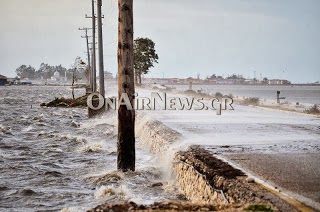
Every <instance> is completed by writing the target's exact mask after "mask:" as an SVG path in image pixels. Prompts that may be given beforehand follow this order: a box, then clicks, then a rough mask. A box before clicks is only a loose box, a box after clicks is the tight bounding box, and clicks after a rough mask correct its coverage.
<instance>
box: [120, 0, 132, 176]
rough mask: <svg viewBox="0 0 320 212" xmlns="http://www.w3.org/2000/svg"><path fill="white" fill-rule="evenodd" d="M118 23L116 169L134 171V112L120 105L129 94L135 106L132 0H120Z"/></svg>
mask: <svg viewBox="0 0 320 212" xmlns="http://www.w3.org/2000/svg"><path fill="white" fill-rule="evenodd" d="M118 3H119V19H118V21H119V23H118V33H119V34H118V39H119V40H118V102H119V107H118V170H119V171H129V170H131V171H134V170H135V133H134V125H135V111H134V110H129V109H128V108H127V107H126V105H120V101H119V100H120V98H121V96H122V95H126V94H127V95H128V97H129V100H130V103H131V105H132V106H133V105H134V93H135V91H134V72H133V0H119V2H118Z"/></svg>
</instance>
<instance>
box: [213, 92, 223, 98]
mask: <svg viewBox="0 0 320 212" xmlns="http://www.w3.org/2000/svg"><path fill="white" fill-rule="evenodd" d="M214 96H215V97H216V98H222V97H223V94H222V93H220V92H216V93H215V94H214Z"/></svg>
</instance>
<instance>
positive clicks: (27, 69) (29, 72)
mask: <svg viewBox="0 0 320 212" xmlns="http://www.w3.org/2000/svg"><path fill="white" fill-rule="evenodd" d="M55 72H58V73H59V74H60V76H61V77H64V76H65V75H66V77H67V79H68V80H72V77H73V74H76V76H77V78H78V79H80V78H85V66H84V65H83V62H82V61H81V58H80V57H77V58H76V60H75V63H74V65H72V67H71V68H69V69H67V68H65V67H63V66H62V65H56V66H52V65H49V64H47V63H41V64H40V67H39V69H38V70H36V69H35V68H34V67H32V66H30V65H29V66H27V65H21V66H19V67H18V68H17V69H16V74H17V76H18V77H19V78H20V79H24V78H28V79H30V80H34V79H44V80H47V79H50V78H51V77H52V76H53V75H54V73H55Z"/></svg>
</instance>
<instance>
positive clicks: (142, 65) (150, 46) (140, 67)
mask: <svg viewBox="0 0 320 212" xmlns="http://www.w3.org/2000/svg"><path fill="white" fill-rule="evenodd" d="M154 47H155V43H154V42H153V41H152V40H151V39H149V38H137V39H135V40H134V45H133V55H134V71H135V82H136V83H139V84H141V75H142V74H147V73H148V72H149V69H150V68H151V67H153V64H154V63H158V59H159V57H158V54H157V53H156V50H155V48H154Z"/></svg>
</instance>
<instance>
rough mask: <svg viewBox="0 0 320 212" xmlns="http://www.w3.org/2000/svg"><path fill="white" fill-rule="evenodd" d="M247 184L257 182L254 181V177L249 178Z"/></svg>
mask: <svg viewBox="0 0 320 212" xmlns="http://www.w3.org/2000/svg"><path fill="white" fill-rule="evenodd" d="M247 182H248V183H254V182H255V180H254V178H253V177H248V178H247Z"/></svg>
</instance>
